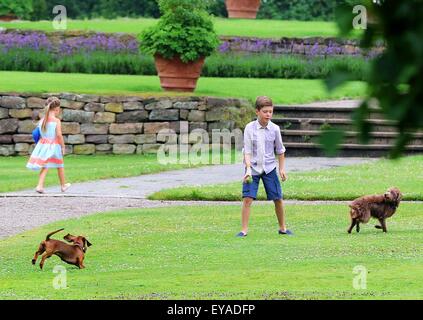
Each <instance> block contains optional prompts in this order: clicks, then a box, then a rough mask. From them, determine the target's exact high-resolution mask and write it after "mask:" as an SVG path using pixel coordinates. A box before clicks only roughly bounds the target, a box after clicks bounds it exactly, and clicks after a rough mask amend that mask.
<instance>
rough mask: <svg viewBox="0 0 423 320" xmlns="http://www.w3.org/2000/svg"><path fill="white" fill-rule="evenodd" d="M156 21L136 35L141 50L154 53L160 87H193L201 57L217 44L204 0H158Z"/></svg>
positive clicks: (180, 88)
mask: <svg viewBox="0 0 423 320" xmlns="http://www.w3.org/2000/svg"><path fill="white" fill-rule="evenodd" d="M158 3H159V7H160V12H161V14H162V16H161V17H160V19H159V22H158V23H157V24H156V25H155V26H152V27H150V28H148V29H147V30H145V31H144V32H142V34H141V36H140V48H141V51H143V52H145V53H148V54H152V55H154V58H155V63H156V69H157V72H158V74H159V77H160V83H161V86H162V88H163V89H164V90H170V91H190V92H192V91H194V90H195V88H196V85H197V80H198V78H199V77H200V74H201V69H202V67H203V64H204V59H205V58H206V57H207V56H209V55H211V54H212V53H213V51H215V50H216V48H217V46H218V45H219V38H218V36H217V34H216V32H215V31H214V28H213V22H212V20H211V18H210V16H209V14H208V13H207V11H206V9H207V1H205V0H159V1H158Z"/></svg>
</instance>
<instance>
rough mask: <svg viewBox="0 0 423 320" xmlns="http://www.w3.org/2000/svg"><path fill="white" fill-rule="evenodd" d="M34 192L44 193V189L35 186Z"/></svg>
mask: <svg viewBox="0 0 423 320" xmlns="http://www.w3.org/2000/svg"><path fill="white" fill-rule="evenodd" d="M35 192H37V193H40V194H43V193H44V189H37V188H35Z"/></svg>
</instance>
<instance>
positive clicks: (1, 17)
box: [0, 14, 18, 22]
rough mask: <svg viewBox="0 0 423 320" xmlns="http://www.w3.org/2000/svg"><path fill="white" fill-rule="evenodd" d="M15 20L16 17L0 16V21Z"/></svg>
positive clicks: (9, 15)
mask: <svg viewBox="0 0 423 320" xmlns="http://www.w3.org/2000/svg"><path fill="white" fill-rule="evenodd" d="M17 18H18V17H17V16H14V15H11V14H8V15H5V16H0V21H5V22H9V21H13V20H16V19H17Z"/></svg>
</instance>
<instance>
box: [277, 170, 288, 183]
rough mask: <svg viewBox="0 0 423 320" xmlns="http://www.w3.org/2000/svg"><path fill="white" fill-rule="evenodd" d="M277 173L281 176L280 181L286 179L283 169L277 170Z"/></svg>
mask: <svg viewBox="0 0 423 320" xmlns="http://www.w3.org/2000/svg"><path fill="white" fill-rule="evenodd" d="M279 175H280V176H281V179H282V181H286V180H287V179H288V176H287V175H286V172H285V170H279Z"/></svg>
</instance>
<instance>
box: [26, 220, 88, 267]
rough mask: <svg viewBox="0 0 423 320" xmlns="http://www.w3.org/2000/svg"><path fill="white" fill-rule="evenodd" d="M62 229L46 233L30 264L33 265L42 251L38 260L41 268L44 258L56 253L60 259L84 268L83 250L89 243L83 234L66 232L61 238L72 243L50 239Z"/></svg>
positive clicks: (85, 249) (84, 250)
mask: <svg viewBox="0 0 423 320" xmlns="http://www.w3.org/2000/svg"><path fill="white" fill-rule="evenodd" d="M63 230H64V229H63V228H62V229H59V230H56V231H53V232H50V233H49V234H48V235H47V237H46V240H45V241H43V242H41V243H40V246H39V247H38V250H37V251H36V252H35V255H34V258H33V259H32V264H34V265H35V263H36V262H37V259H38V256H39V255H40V254H43V253H44V254H43V256H42V257H41V262H40V268H41V269H43V266H44V262H45V260H46V259H47V258H50V257H51V256H52V255H53V254H55V255H57V256H58V257H59V258H60V259H62V261H64V262H66V263H68V264H72V265H75V266H77V267H79V269H83V268H85V266H84V257H85V252H86V251H87V247H90V246H91V243H90V242H89V241H88V240H87V239H86V238H85V237H83V236H73V235H71V234H67V235H66V236H64V237H63V239H65V240H66V241H68V242H70V243H72V244H67V243H65V242H63V241H59V240H54V239H50V237H51V236H52V235H53V234H55V233H58V232H60V231H63Z"/></svg>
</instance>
